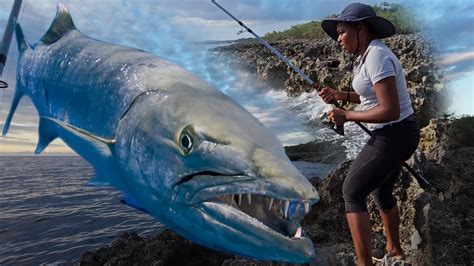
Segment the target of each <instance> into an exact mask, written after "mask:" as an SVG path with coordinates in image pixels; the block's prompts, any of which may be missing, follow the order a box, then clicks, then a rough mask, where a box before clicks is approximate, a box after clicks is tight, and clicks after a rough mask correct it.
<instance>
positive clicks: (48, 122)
mask: <svg viewBox="0 0 474 266" xmlns="http://www.w3.org/2000/svg"><path fill="white" fill-rule="evenodd" d="M56 138H61V139H62V140H63V141H64V142H65V143H66V144H67V145H68V146H69V147H71V148H72V149H73V150H74V151H75V152H76V153H78V154H79V155H80V156H81V157H82V158H84V159H85V160H86V161H88V162H89V163H90V164H91V165H93V166H94V168H95V170H96V173H97V176H101V177H102V176H110V175H116V166H115V161H114V158H113V149H114V145H115V140H112V139H104V138H101V137H99V136H95V135H94V134H92V133H91V132H88V131H86V130H83V129H80V128H78V127H75V126H73V125H70V124H67V123H64V122H62V121H60V120H57V119H54V118H49V117H40V125H39V141H38V146H37V147H36V151H35V153H41V152H42V151H43V150H44V149H45V148H46V147H47V146H48V145H49V143H51V141H53V140H54V139H56ZM103 181H104V180H103Z"/></svg>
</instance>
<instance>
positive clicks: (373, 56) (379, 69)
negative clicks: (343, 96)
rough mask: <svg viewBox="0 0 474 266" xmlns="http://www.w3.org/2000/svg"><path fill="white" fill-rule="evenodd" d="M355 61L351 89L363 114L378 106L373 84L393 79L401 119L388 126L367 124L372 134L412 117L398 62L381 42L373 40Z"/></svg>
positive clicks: (404, 82) (391, 122) (404, 81)
mask: <svg viewBox="0 0 474 266" xmlns="http://www.w3.org/2000/svg"><path fill="white" fill-rule="evenodd" d="M357 60H358V62H360V63H359V64H358V65H357V67H355V68H354V71H353V74H354V79H353V81H352V87H353V88H354V90H355V91H356V92H357V94H359V96H360V101H361V109H362V110H369V109H371V108H373V107H375V106H377V105H378V104H379V103H378V100H377V95H376V94H375V90H374V84H375V83H377V82H379V81H380V80H382V79H384V78H387V77H395V81H396V85H397V92H398V99H399V103H400V118H399V119H398V120H394V121H390V122H388V123H372V124H371V123H369V124H368V127H369V128H370V129H371V130H374V129H377V128H382V127H384V126H385V125H388V124H393V123H396V122H399V121H401V120H403V119H405V118H407V117H408V116H410V115H411V114H413V108H412V107H411V100H410V96H409V95H408V90H407V83H406V80H405V75H404V74H403V69H402V66H401V64H400V61H399V60H398V58H397V57H396V56H395V55H394V54H393V53H392V51H391V50H390V49H389V48H388V47H387V46H385V44H384V43H383V42H382V41H381V40H379V39H374V40H372V41H371V42H370V44H369V46H368V47H367V50H366V51H365V53H364V55H363V56H362V57H361V56H359V57H358V58H357Z"/></svg>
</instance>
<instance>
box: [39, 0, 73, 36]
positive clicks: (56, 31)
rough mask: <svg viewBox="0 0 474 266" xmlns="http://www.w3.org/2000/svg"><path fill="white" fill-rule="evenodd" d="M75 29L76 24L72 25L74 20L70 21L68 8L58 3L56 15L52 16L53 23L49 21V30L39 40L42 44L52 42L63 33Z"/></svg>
mask: <svg viewBox="0 0 474 266" xmlns="http://www.w3.org/2000/svg"><path fill="white" fill-rule="evenodd" d="M75 29H76V26H74V22H73V21H72V17H71V14H69V10H68V9H67V8H66V6H64V5H63V4H61V3H59V4H58V8H57V11H56V17H55V18H54V20H53V23H51V26H50V27H49V30H48V31H47V32H46V34H45V35H44V36H43V38H41V42H43V43H44V44H52V43H54V42H56V41H57V40H59V39H61V37H62V36H63V35H64V34H66V33H68V32H69V31H71V30H75Z"/></svg>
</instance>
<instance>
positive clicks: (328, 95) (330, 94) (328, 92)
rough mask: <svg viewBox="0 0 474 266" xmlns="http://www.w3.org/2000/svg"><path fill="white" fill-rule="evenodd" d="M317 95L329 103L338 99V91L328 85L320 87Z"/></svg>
mask: <svg viewBox="0 0 474 266" xmlns="http://www.w3.org/2000/svg"><path fill="white" fill-rule="evenodd" d="M318 95H319V96H320V97H321V98H322V99H323V101H324V102H325V103H329V104H332V103H334V102H336V101H337V100H339V92H338V91H336V90H335V89H331V88H328V87H326V88H324V89H322V90H321V91H320V92H319V93H318Z"/></svg>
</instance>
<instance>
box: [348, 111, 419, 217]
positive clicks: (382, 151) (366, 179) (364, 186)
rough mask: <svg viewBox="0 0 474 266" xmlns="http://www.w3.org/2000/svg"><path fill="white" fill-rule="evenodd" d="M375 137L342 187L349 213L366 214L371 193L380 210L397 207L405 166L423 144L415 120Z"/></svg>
mask: <svg viewBox="0 0 474 266" xmlns="http://www.w3.org/2000/svg"><path fill="white" fill-rule="evenodd" d="M372 133H373V136H372V137H371V138H370V139H369V141H368V142H367V144H366V145H365V146H364V148H362V150H361V152H360V153H359V155H358V156H357V158H356V159H355V160H354V162H353V163H352V166H351V168H350V169H349V173H348V174H347V177H346V179H345V180H344V184H343V186H342V192H343V196H344V203H345V208H346V212H347V213H351V212H366V211H367V205H366V198H367V196H368V195H369V194H370V193H373V195H374V199H375V202H376V203H377V206H378V208H379V209H381V210H389V209H392V208H393V207H394V206H395V204H396V201H395V198H394V197H393V195H392V192H393V186H394V184H395V182H396V181H397V179H398V177H399V175H400V171H401V167H402V163H403V162H404V161H406V160H407V159H408V158H410V156H411V155H412V154H413V152H415V150H416V148H417V146H418V142H419V141H420V130H419V128H418V124H417V122H416V121H415V120H414V118H413V116H410V117H409V118H407V119H405V120H403V121H401V122H399V123H396V124H393V125H387V126H385V127H383V128H381V129H376V130H374V131H373V132H372Z"/></svg>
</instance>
